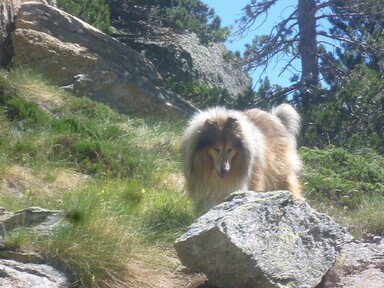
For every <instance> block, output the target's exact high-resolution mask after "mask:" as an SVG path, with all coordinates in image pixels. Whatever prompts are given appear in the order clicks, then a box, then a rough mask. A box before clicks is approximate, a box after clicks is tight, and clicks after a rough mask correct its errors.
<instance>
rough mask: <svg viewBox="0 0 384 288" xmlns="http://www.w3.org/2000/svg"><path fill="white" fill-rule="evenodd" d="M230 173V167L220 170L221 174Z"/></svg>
mask: <svg viewBox="0 0 384 288" xmlns="http://www.w3.org/2000/svg"><path fill="white" fill-rule="evenodd" d="M228 172H229V169H228V167H221V169H220V173H221V174H223V175H224V174H227V173H228Z"/></svg>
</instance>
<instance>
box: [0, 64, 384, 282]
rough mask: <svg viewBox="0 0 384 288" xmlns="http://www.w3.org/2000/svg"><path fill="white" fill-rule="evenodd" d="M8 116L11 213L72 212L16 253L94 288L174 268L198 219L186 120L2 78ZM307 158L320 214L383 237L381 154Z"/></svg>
mask: <svg viewBox="0 0 384 288" xmlns="http://www.w3.org/2000/svg"><path fill="white" fill-rule="evenodd" d="M0 107H1V109H0V133H1V135H2V137H1V138H0V177H1V179H2V181H0V203H1V206H4V207H5V208H6V209H7V210H8V211H15V210H18V209H21V208H25V207H28V206H41V207H43V208H47V209H62V210H65V211H67V212H68V217H67V225H65V226H63V227H62V228H61V229H60V230H59V231H58V232H57V233H56V234H55V235H54V236H52V237H44V236H38V235H30V234H29V233H28V232H27V231H23V230H22V231H20V232H17V233H10V232H8V233H7V235H6V245H7V246H8V247H13V248H15V247H22V248H24V249H25V248H27V249H33V250H37V251H40V253H42V254H43V255H44V256H45V257H46V258H47V259H48V261H50V262H51V263H54V264H55V265H57V266H59V267H61V268H62V269H64V270H65V271H67V272H68V273H69V275H71V277H72V281H73V282H74V283H76V285H77V286H85V287H138V286H137V285H139V284H137V283H135V282H134V281H135V279H136V277H135V276H137V273H140V271H137V270H138V269H134V266H137V263H139V266H140V267H152V271H161V270H162V269H169V268H170V266H172V265H174V264H173V262H172V260H171V259H172V257H174V255H173V254H174V253H173V250H172V243H173V241H174V240H175V239H176V237H178V236H179V235H180V234H181V233H182V231H183V230H184V229H185V228H186V227H187V226H188V225H189V224H190V223H192V222H193V220H194V219H195V218H196V215H195V214H194V212H193V209H192V205H191V203H190V200H189V199H188V198H187V197H186V196H185V191H184V187H183V183H182V180H183V177H182V173H181V157H180V141H181V135H182V130H183V127H184V125H185V122H177V123H175V122H174V121H173V122H172V121H166V120H162V121H159V120H156V119H148V118H132V117H129V116H127V115H121V114H118V113H116V112H114V111H113V110H111V109H109V108H108V107H107V106H105V105H102V104H98V103H95V102H93V101H91V100H88V99H86V98H76V97H73V96H71V95H70V94H68V93H66V92H64V91H61V90H60V89H58V88H57V87H55V86H52V85H50V84H49V83H47V82H46V81H45V80H44V79H42V78H41V77H40V76H39V75H35V74H33V72H31V71H28V70H22V69H15V70H12V71H10V72H5V71H0ZM300 154H301V157H302V159H303V162H304V169H303V174H302V176H301V180H302V182H303V187H304V190H305V195H306V197H307V199H308V201H309V203H310V204H311V205H313V206H314V207H316V208H317V209H319V210H321V211H323V212H326V213H328V214H330V215H332V216H334V217H335V218H336V220H337V221H339V222H340V223H342V224H344V225H347V226H349V227H350V228H351V229H352V230H353V232H354V233H355V234H356V235H361V234H364V233H376V234H382V235H383V234H384V225H383V223H384V215H383V212H382V211H383V209H382V207H383V205H384V198H383V197H384V191H383V183H384V171H383V169H384V168H383V167H384V159H383V157H382V156H380V155H377V154H376V153H374V152H373V151H371V150H360V151H357V152H355V153H351V152H348V151H346V150H344V149H341V148H335V147H328V148H327V149H323V150H316V149H315V150H312V149H307V148H301V149H300ZM170 255H171V256H170ZM172 255H173V256H172ZM132 263H135V264H132ZM173 268H174V267H173ZM144 278H148V277H144ZM76 285H75V286H76ZM135 285H136V286H135ZM139 286H140V285H139Z"/></svg>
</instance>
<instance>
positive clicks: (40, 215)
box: [0, 207, 70, 288]
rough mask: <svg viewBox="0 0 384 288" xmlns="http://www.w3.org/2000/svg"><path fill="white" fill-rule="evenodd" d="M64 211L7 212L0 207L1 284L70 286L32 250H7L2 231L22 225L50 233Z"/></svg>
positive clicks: (32, 287) (28, 287) (42, 287)
mask: <svg viewBox="0 0 384 288" xmlns="http://www.w3.org/2000/svg"><path fill="white" fill-rule="evenodd" d="M64 216H65V212H63V211H50V210H46V209H42V208H39V207H30V208H27V209H23V210H21V211H18V212H15V213H10V212H6V211H5V209H4V208H0V287H15V288H18V287H20V288H21V287H23V288H45V287H46V288H64V287H69V286H70V284H69V281H68V279H67V277H66V275H65V274H63V273H62V272H60V271H58V270H56V269H55V268H53V267H51V266H50V265H47V264H46V263H44V259H43V257H41V256H40V255H39V254H36V253H35V252H31V251H21V250H8V247H7V246H6V245H5V244H4V237H5V232H7V233H13V232H15V231H17V230H18V229H20V228H21V227H23V229H26V231H28V232H30V233H38V235H39V236H42V235H48V236H49V235H52V233H55V231H57V229H58V227H59V226H60V225H63V219H64Z"/></svg>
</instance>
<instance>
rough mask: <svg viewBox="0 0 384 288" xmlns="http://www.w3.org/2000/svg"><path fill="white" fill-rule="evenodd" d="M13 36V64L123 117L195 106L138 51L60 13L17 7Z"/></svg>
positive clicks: (183, 112) (180, 112)
mask: <svg viewBox="0 0 384 288" xmlns="http://www.w3.org/2000/svg"><path fill="white" fill-rule="evenodd" d="M15 26H16V30H15V31H14V32H12V45H13V51H14V59H13V63H14V64H15V65H27V66H30V67H33V68H34V69H36V70H37V71H39V72H41V73H42V74H44V75H46V76H48V77H49V78H51V79H52V80H53V81H54V82H55V83H56V84H58V85H60V86H66V87H67V88H68V87H70V88H71V89H73V92H74V93H75V94H78V95H79V96H87V97H90V98H91V99H94V100H96V101H100V102H103V103H107V104H108V105H110V106H111V107H112V108H115V109H117V110H118V111H120V112H123V113H137V114H141V115H143V114H150V115H153V116H164V115H167V116H171V117H176V118H177V117H185V116H188V115H189V114H191V113H192V112H194V111H195V108H194V107H193V106H192V105H191V104H190V103H188V102H186V101H184V100H183V99H182V98H181V97H180V96H179V95H177V94H175V93H172V92H171V91H168V90H166V89H164V88H161V86H160V84H161V77H160V76H159V74H158V73H157V71H156V68H155V67H154V66H153V65H152V63H151V62H149V61H148V60H146V59H145V58H144V57H143V56H142V55H141V54H140V53H138V52H137V51H135V50H133V49H130V48H129V47H127V46H125V45H124V44H122V43H120V42H119V41H117V40H116V39H114V38H112V37H110V36H108V35H106V34H104V33H102V32H101V31H99V30H97V29H96V28H94V27H92V26H91V25H88V24H87V23H85V22H83V21H81V20H80V19H78V18H76V17H74V16H71V15H69V14H67V13H65V12H64V11H61V10H60V9H57V8H55V7H53V6H49V5H45V4H42V3H36V2H29V3H24V4H23V5H21V7H20V9H19V11H18V14H17V19H16V23H15Z"/></svg>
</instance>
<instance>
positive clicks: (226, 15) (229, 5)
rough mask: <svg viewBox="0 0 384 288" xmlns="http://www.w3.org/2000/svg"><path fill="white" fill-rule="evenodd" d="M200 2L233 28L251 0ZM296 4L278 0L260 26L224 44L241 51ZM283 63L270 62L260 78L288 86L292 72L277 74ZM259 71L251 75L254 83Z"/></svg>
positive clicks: (295, 2)
mask: <svg viewBox="0 0 384 288" xmlns="http://www.w3.org/2000/svg"><path fill="white" fill-rule="evenodd" d="M202 2H203V3H205V4H207V5H208V6H209V7H211V8H213V9H214V10H215V13H216V15H218V16H219V17H220V18H221V21H222V26H231V25H233V26H234V30H235V29H236V25H235V20H237V19H239V18H241V16H242V15H243V12H242V9H243V8H244V7H245V6H246V5H247V4H249V3H250V2H251V0H236V1H234V0H202ZM296 5H297V0H285V1H278V3H277V4H276V5H275V6H273V7H272V9H271V11H270V12H269V15H268V18H267V19H266V21H265V23H264V24H263V25H262V26H261V27H259V28H257V29H255V30H254V31H250V32H249V33H248V35H247V36H246V37H245V38H243V39H239V40H235V39H234V40H232V41H227V42H226V43H225V45H226V46H227V48H228V49H230V50H233V51H240V52H243V51H244V45H245V44H246V43H251V41H252V39H253V38H254V37H255V36H256V35H263V34H269V32H270V28H271V27H272V26H273V25H274V24H276V23H278V22H280V20H281V19H282V17H284V16H285V15H287V14H288V13H290V12H291V11H292V9H294V8H293V7H294V6H296ZM255 28H256V27H255ZM284 63H285V62H284V61H279V62H275V63H272V64H271V65H270V67H269V69H268V70H267V73H266V74H265V75H263V76H262V78H264V76H268V77H269V79H270V81H271V83H272V84H279V85H281V86H289V85H290V84H291V83H290V81H289V78H290V77H291V76H292V74H291V73H289V72H287V73H285V74H283V75H281V76H279V73H280V71H281V68H282V67H284ZM296 66H297V67H298V68H299V67H300V63H299V62H296ZM261 71H262V70H261V69H259V70H257V71H256V72H254V73H253V74H252V75H251V76H252V78H253V79H254V84H256V81H257V79H259V77H260V74H261Z"/></svg>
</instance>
